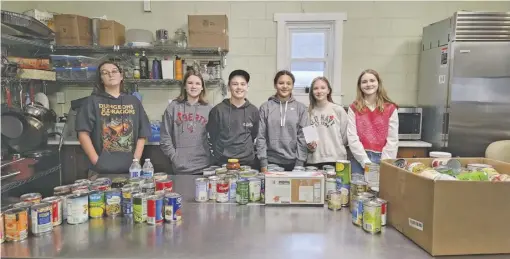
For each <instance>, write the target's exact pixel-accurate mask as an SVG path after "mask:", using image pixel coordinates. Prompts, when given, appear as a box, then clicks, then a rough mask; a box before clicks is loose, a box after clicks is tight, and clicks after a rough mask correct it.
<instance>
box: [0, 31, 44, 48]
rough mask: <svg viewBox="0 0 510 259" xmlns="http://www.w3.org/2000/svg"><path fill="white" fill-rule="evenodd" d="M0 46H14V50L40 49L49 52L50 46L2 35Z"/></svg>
mask: <svg viewBox="0 0 510 259" xmlns="http://www.w3.org/2000/svg"><path fill="white" fill-rule="evenodd" d="M2 45H7V46H10V45H11V46H15V47H16V48H27V47H28V48H42V49H45V50H51V45H49V44H45V43H42V42H39V41H34V40H28V39H24V38H20V37H16V36H12V35H7V34H2Z"/></svg>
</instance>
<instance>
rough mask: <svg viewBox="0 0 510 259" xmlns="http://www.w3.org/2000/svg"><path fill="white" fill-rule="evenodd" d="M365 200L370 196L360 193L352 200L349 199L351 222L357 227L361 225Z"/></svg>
mask: <svg viewBox="0 0 510 259" xmlns="http://www.w3.org/2000/svg"><path fill="white" fill-rule="evenodd" d="M366 200H370V198H368V197H366V196H363V195H362V194H358V195H356V196H355V197H354V199H353V200H351V204H352V205H351V206H352V208H353V209H352V211H351V216H352V223H353V224H354V225H356V226H358V227H362V226H363V202H365V201H366Z"/></svg>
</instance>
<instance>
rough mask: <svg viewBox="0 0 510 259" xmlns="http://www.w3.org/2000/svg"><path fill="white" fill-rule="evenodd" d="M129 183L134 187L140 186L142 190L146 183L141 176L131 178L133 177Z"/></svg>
mask: <svg viewBox="0 0 510 259" xmlns="http://www.w3.org/2000/svg"><path fill="white" fill-rule="evenodd" d="M129 183H130V184H131V185H132V186H133V187H138V188H140V190H142V185H143V184H144V183H145V179H143V178H140V177H137V178H131V179H129Z"/></svg>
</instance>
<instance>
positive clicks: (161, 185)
mask: <svg viewBox="0 0 510 259" xmlns="http://www.w3.org/2000/svg"><path fill="white" fill-rule="evenodd" d="M173 186H174V182H173V181H172V179H161V180H156V191H161V190H168V191H169V192H171V191H173Z"/></svg>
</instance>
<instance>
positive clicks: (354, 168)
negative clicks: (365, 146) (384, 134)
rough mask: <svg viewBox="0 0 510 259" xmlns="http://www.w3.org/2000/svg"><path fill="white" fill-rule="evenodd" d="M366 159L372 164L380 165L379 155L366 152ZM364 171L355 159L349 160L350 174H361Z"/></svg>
mask: <svg viewBox="0 0 510 259" xmlns="http://www.w3.org/2000/svg"><path fill="white" fill-rule="evenodd" d="M367 155H368V159H370V161H372V163H376V164H380V163H381V153H377V152H372V151H367ZM364 172H365V169H364V168H363V167H362V166H361V164H360V163H359V162H358V161H357V160H356V159H355V158H352V160H351V173H353V174H363V173H364Z"/></svg>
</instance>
